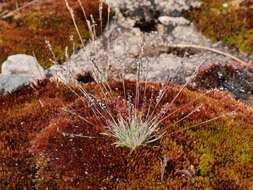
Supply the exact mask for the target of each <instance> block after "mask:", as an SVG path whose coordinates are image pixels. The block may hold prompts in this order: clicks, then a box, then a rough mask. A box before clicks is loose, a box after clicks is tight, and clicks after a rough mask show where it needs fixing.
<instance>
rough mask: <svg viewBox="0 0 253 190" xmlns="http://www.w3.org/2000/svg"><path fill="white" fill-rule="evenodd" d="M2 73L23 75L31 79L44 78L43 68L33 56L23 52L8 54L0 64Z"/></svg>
mask: <svg viewBox="0 0 253 190" xmlns="http://www.w3.org/2000/svg"><path fill="white" fill-rule="evenodd" d="M2 74H3V75H24V76H30V77H31V78H33V79H43V78H45V72H44V69H43V68H42V67H41V66H40V65H39V64H38V61H37V59H36V58H35V57H33V56H30V55H25V54H17V55H12V56H9V57H8V59H7V60H6V61H5V62H4V63H3V65H2Z"/></svg>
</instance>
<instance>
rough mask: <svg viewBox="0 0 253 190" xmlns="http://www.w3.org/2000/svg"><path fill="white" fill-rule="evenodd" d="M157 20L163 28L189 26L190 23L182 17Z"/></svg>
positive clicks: (167, 17) (164, 17)
mask: <svg viewBox="0 0 253 190" xmlns="http://www.w3.org/2000/svg"><path fill="white" fill-rule="evenodd" d="M158 20H159V21H160V22H161V23H162V24H163V25H165V26H169V25H172V26H178V25H181V26H185V25H189V24H190V21H189V20H187V19H185V18H184V17H169V16H161V17H159V18H158Z"/></svg>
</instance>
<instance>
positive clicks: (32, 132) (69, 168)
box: [0, 81, 253, 190]
mask: <svg viewBox="0 0 253 190" xmlns="http://www.w3.org/2000/svg"><path fill="white" fill-rule="evenodd" d="M109 84H110V86H111V90H112V93H111V96H107V97H104V96H103V93H102V92H101V88H100V86H99V85H97V84H95V83H89V84H85V85H83V88H85V89H86V90H87V91H89V92H90V93H92V94H93V95H94V96H96V97H97V98H101V99H102V100H104V101H106V102H107V104H108V108H109V109H110V110H112V113H113V114H115V116H116V114H117V112H120V113H125V112H127V107H126V104H125V100H124V93H123V85H122V82H117V81H111V82H110V83H109ZM135 84H136V83H135V82H129V81H126V82H125V86H126V89H127V94H131V95H133V96H134V94H135V90H136V86H135ZM140 89H141V93H143V92H144V89H146V90H145V93H146V96H147V99H149V100H150V103H151V105H153V106H154V104H155V100H154V101H153V100H152V98H151V97H153V96H156V95H158V94H159V91H160V89H161V85H160V84H154V83H148V84H147V85H146V88H144V84H142V85H141V87H140ZM180 89H181V87H179V86H170V85H168V86H167V91H166V95H165V97H164V99H163V100H162V102H161V104H160V105H159V106H158V109H157V110H156V111H155V112H157V113H158V112H159V110H160V108H162V107H166V105H167V104H166V103H168V102H171V100H172V99H173V97H174V96H175V95H176V94H177V92H178V91H179V90H180ZM194 100H195V101H194ZM0 102H1V106H0V120H1V123H0V147H1V149H0V150H1V151H0V189H47V187H48V188H49V189H57V190H59V189H60V190H61V189H68V190H71V189H75V190H76V189H105V188H106V189H121V190H122V189H129V190H130V189H134V190H136V189H185V190H189V189H215V190H224V189H229V190H238V189H242V190H251V189H252V187H253V159H252V158H253V128H252V126H253V110H252V109H251V108H249V107H247V106H245V105H244V104H242V103H239V102H237V101H236V100H234V99H233V98H231V97H230V96H229V95H227V94H225V93H223V92H219V91H216V90H214V91H209V93H207V94H202V93H201V92H196V91H190V90H187V89H185V90H184V91H183V92H182V94H181V95H180V96H179V98H178V99H177V101H175V103H174V104H172V105H171V106H170V107H169V111H170V112H173V111H175V110H177V109H178V108H181V109H180V110H178V112H176V113H175V114H173V115H171V117H169V118H168V119H166V120H165V121H164V122H162V124H161V129H162V130H165V131H166V133H165V135H164V136H163V137H162V139H161V140H159V141H157V142H155V143H153V144H151V145H149V146H145V147H139V148H138V149H137V150H135V151H134V152H130V151H129V150H128V149H126V148H116V147H115V146H114V145H112V143H113V139H111V138H109V137H107V136H103V135H101V132H104V130H105V128H104V122H103V121H102V120H101V118H100V117H97V116H95V115H94V113H93V112H92V110H91V109H90V108H89V106H88V105H87V104H86V103H84V102H83V101H82V100H81V99H80V98H78V97H77V96H75V95H74V94H73V92H71V91H70V90H69V88H68V87H67V86H64V85H62V84H57V83H51V82H48V81H44V82H41V83H40V85H39V86H38V87H37V89H36V90H35V89H31V88H28V87H27V88H24V89H22V90H19V91H18V92H15V93H14V94H12V95H7V96H2V95H1V96H0ZM199 105H202V106H201V107H200V108H199V110H197V111H196V112H194V113H193V114H192V115H190V116H189V117H187V118H186V119H184V120H183V121H181V122H178V123H177V124H175V122H176V121H179V120H180V119H182V118H183V117H185V116H187V115H188V114H189V113H190V112H191V111H192V110H194V109H195V108H196V107H198V106H199ZM65 106H67V107H68V108H69V109H71V110H74V111H75V113H78V115H79V116H81V117H78V116H76V115H73V114H69V113H67V112H64V111H63V110H62V108H63V107H65ZM144 110H145V109H144ZM144 110H143V111H144ZM234 110H236V112H235V114H232V115H231V114H230V115H226V116H224V117H220V118H219V119H217V120H213V121H212V122H207V123H206V124H205V125H200V126H198V127H193V126H194V125H195V124H199V123H201V122H204V121H207V120H209V119H212V118H215V117H217V116H221V115H222V114H226V113H230V112H232V111H234ZM144 112H145V111H144ZM82 118H85V120H83V119H82ZM87 121H88V122H87ZM192 127H193V128H192ZM68 134H72V135H68ZM80 134H81V136H86V137H80V136H78V135H80ZM75 135H76V136H75ZM165 157H166V158H168V159H169V161H168V164H167V167H166V169H165V173H164V179H163V183H161V180H160V178H161V160H162V159H163V158H165ZM190 168H191V170H190ZM192 168H193V169H192ZM192 170H194V171H195V172H193V173H195V174H194V175H193V174H192V175H191V176H190V175H189V172H190V171H192Z"/></svg>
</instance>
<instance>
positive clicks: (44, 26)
mask: <svg viewBox="0 0 253 190" xmlns="http://www.w3.org/2000/svg"><path fill="white" fill-rule="evenodd" d="M28 1H29V0H26V1H22V2H28ZM22 2H19V3H20V4H19V6H22ZM69 2H70V4H71V6H72V7H73V9H74V12H75V19H76V22H77V25H78V27H79V30H80V32H81V35H82V37H83V39H84V41H85V40H88V39H89V37H90V34H89V31H88V28H87V26H86V21H85V19H84V16H83V13H82V10H81V8H80V7H79V6H78V3H77V1H73V0H70V1H69ZM82 3H83V6H84V9H85V11H86V14H87V15H91V14H92V15H93V16H94V18H95V20H96V22H97V23H99V24H98V25H100V21H99V1H98V0H95V1H87V0H82ZM0 5H1V3H0ZM15 6H16V3H15V1H9V2H6V3H5V4H3V7H2V11H4V10H5V11H6V10H9V11H11V10H15ZM103 8H104V10H103V23H104V25H105V23H106V20H107V14H106V10H107V8H106V6H105V5H104V6H103ZM97 28H99V29H98V31H97V34H99V33H100V31H101V30H100V27H97ZM71 36H73V40H71V39H70V37H71ZM45 40H48V41H49V42H50V43H51V45H52V49H53V51H54V53H55V55H56V60H57V61H58V62H59V63H62V62H63V61H64V59H65V48H66V47H68V51H69V55H71V54H72V53H73V50H75V49H78V48H79V47H80V44H81V43H80V40H79V38H78V35H77V33H76V30H75V27H74V25H73V22H72V19H71V17H70V14H69V12H68V10H67V8H66V5H65V1H64V0H57V1H55V0H47V1H38V2H37V3H34V4H32V5H31V6H28V7H26V8H24V9H21V11H20V12H17V13H16V14H14V15H13V16H11V17H8V18H6V19H0V65H1V64H2V62H3V61H4V60H6V58H7V57H8V56H9V55H12V54H17V53H26V54H30V55H33V54H35V56H36V57H37V59H38V61H39V63H40V64H41V65H42V66H43V67H44V68H47V67H49V66H50V65H52V62H51V61H50V58H51V59H53V56H52V54H51V52H50V51H49V48H48V47H47V45H46V43H45ZM73 44H74V45H73ZM73 46H74V48H73Z"/></svg>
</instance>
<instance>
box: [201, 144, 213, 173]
mask: <svg viewBox="0 0 253 190" xmlns="http://www.w3.org/2000/svg"><path fill="white" fill-rule="evenodd" d="M201 152H202V155H201V157H200V161H199V172H200V175H201V176H206V175H208V173H209V172H210V170H211V168H212V165H213V162H214V159H213V155H212V153H211V151H210V150H209V149H208V148H203V150H201Z"/></svg>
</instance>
